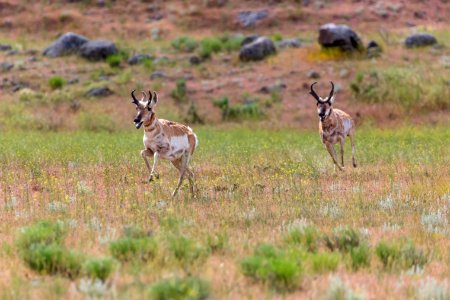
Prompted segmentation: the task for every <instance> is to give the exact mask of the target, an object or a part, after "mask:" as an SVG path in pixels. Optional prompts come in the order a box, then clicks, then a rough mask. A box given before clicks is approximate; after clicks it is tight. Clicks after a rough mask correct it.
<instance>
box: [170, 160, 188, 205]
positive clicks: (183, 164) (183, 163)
mask: <svg viewBox="0 0 450 300" xmlns="http://www.w3.org/2000/svg"><path fill="white" fill-rule="evenodd" d="M189 158H190V155H189V153H188V152H186V153H184V154H183V156H182V157H181V163H180V168H179V171H180V178H179V179H178V184H177V187H176V188H175V190H174V191H173V193H172V197H175V196H176V195H177V193H178V190H179V189H180V186H181V184H182V183H183V179H184V175H185V173H186V169H187V165H188V164H189Z"/></svg>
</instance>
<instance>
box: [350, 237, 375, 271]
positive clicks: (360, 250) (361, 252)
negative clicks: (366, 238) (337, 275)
mask: <svg viewBox="0 0 450 300" xmlns="http://www.w3.org/2000/svg"><path fill="white" fill-rule="evenodd" d="M350 259H351V266H352V269H353V270H355V271H356V270H358V269H360V268H362V267H368V266H369V264H370V248H369V246H368V245H367V244H366V243H362V244H360V245H359V246H358V247H353V248H351V249H350Z"/></svg>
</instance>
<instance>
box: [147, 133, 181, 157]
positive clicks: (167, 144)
mask: <svg viewBox="0 0 450 300" xmlns="http://www.w3.org/2000/svg"><path fill="white" fill-rule="evenodd" d="M144 145H145V147H146V148H149V149H151V150H152V151H153V152H157V153H158V154H159V156H160V157H161V158H162V159H168V160H175V159H178V158H180V157H182V156H183V154H185V153H188V152H189V140H188V137H187V135H182V136H173V137H167V136H164V135H157V136H155V137H149V136H147V135H144Z"/></svg>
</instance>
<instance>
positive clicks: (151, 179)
mask: <svg viewBox="0 0 450 300" xmlns="http://www.w3.org/2000/svg"><path fill="white" fill-rule="evenodd" d="M158 160H159V154H158V152H155V153H154V154H153V167H152V171H151V172H150V178H149V179H148V181H149V182H150V181H153V176H154V177H155V178H156V179H158V178H159V175H158V173H156V165H157V164H158Z"/></svg>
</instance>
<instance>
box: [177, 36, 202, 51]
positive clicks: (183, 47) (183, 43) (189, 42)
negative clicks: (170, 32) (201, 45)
mask: <svg viewBox="0 0 450 300" xmlns="http://www.w3.org/2000/svg"><path fill="white" fill-rule="evenodd" d="M171 45H172V47H173V48H174V49H176V50H178V51H183V52H192V51H194V50H195V49H196V48H197V47H198V42H197V41H196V40H194V39H192V38H190V37H187V36H183V37H178V38H176V39H175V40H173V41H172V43H171Z"/></svg>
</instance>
